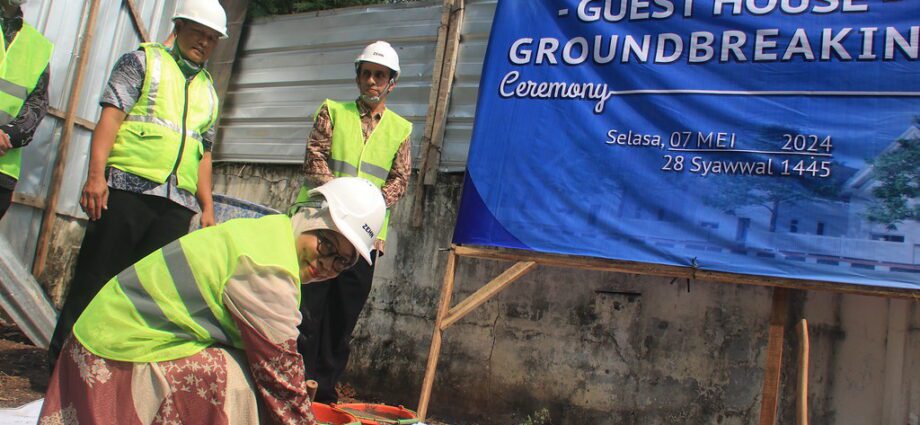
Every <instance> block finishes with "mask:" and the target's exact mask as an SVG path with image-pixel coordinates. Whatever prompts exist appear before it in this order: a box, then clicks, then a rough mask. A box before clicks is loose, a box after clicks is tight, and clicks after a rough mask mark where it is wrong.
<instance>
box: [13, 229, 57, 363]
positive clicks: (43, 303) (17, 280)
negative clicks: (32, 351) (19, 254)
mask: <svg viewBox="0 0 920 425" xmlns="http://www.w3.org/2000/svg"><path fill="white" fill-rule="evenodd" d="M12 250H13V247H12V246H10V244H9V242H8V241H7V239H6V238H5V237H3V236H0V308H2V309H3V311H4V312H6V314H7V315H9V316H10V318H12V319H13V321H14V322H16V325H17V326H19V329H20V330H22V333H24V334H25V335H26V336H27V337H28V338H29V339H30V340H31V341H32V342H33V343H34V344H35V345H36V346H38V347H42V348H47V347H48V343H49V342H50V341H51V334H53V333H54V325H55V323H57V311H56V310H55V309H54V306H53V305H51V301H50V300H48V297H47V296H46V295H45V291H44V290H43V289H42V287H41V286H40V285H39V284H38V282H36V281H35V279H34V278H33V277H32V275H31V274H29V271H28V270H27V269H26V267H25V266H24V265H23V264H22V262H20V261H19V259H17V258H16V256H15V255H13V253H12Z"/></svg>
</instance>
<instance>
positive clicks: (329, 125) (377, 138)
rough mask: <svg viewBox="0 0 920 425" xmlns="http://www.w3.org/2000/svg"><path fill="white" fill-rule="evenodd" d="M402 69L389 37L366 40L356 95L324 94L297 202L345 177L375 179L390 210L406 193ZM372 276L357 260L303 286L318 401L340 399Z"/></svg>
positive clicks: (304, 343) (302, 342)
mask: <svg viewBox="0 0 920 425" xmlns="http://www.w3.org/2000/svg"><path fill="white" fill-rule="evenodd" d="M399 72H400V68H399V57H398V55H397V54H396V50H395V49H394V48H393V47H392V46H390V44H389V43H387V42H385V41H376V42H374V43H371V44H369V45H368V46H367V47H365V48H364V50H363V51H362V52H361V53H360V54H359V55H358V57H357V58H356V59H355V84H356V85H357V88H358V98H357V99H355V100H352V101H345V102H337V101H334V100H326V101H325V102H323V104H322V105H321V106H320V107H319V110H317V112H316V114H315V118H314V121H313V131H312V132H311V133H310V136H309V139H308V140H307V153H306V158H305V160H304V167H303V168H304V183H303V186H302V187H301V189H300V193H299V194H298V197H297V202H301V201H304V200H306V199H307V193H308V192H309V190H310V189H312V188H314V187H317V186H319V185H322V184H323V183H326V182H328V181H330V180H332V179H333V178H334V177H345V176H357V177H363V178H365V179H367V180H370V181H371V182H372V183H373V184H374V185H375V186H376V187H378V188H380V191H381V192H382V193H383V198H384V200H386V205H387V208H390V207H392V206H393V205H394V204H396V202H397V201H398V200H399V199H400V198H401V197H402V196H403V195H404V194H405V192H406V188H407V187H408V185H409V174H410V173H411V171H412V168H411V167H412V163H411V158H412V155H411V154H410V152H409V146H410V143H409V134H410V133H411V132H412V123H411V122H409V121H408V120H406V119H405V118H403V117H401V116H399V115H397V114H396V113H395V112H393V111H392V110H390V109H387V107H386V101H387V98H388V97H389V95H390V94H391V93H392V92H393V90H394V89H395V88H396V80H397V79H399ZM295 205H296V204H295ZM388 220H389V211H388V212H387V219H386V220H384V224H383V229H382V230H381V231H380V233H379V234H378V235H376V237H375V241H374V255H375V256H380V255H383V247H384V240H385V239H386V235H387V230H386V229H387V221H388ZM375 258H376V257H375ZM373 279H374V267H373V266H372V265H371V264H368V263H358V264H355V265H354V267H351V268H349V269H348V270H345V271H344V272H342V273H341V274H340V275H339V276H338V277H337V278H335V279H331V280H327V281H325V282H319V283H315V284H311V285H308V286H305V287H304V289H303V297H302V298H301V300H302V301H301V303H302V304H301V313H302V314H303V323H302V324H301V326H300V331H301V338H299V339H298V347H297V348H298V350H299V351H300V353H301V354H302V355H303V358H304V364H305V366H306V368H307V375H308V376H309V377H311V378H312V379H315V380H316V381H317V382H318V383H319V389H318V390H317V393H316V400H317V401H319V402H322V403H333V402H336V401H337V395H336V392H335V384H336V382H338V380H339V377H340V376H341V375H342V373H343V372H344V370H345V365H346V364H348V357H349V353H350V348H349V343H350V341H351V334H352V331H353V330H354V328H355V325H356V324H357V322H358V315H359V314H360V313H361V310H362V309H363V308H364V304H365V303H366V302H367V297H368V295H369V294H370V290H371V283H372V282H373Z"/></svg>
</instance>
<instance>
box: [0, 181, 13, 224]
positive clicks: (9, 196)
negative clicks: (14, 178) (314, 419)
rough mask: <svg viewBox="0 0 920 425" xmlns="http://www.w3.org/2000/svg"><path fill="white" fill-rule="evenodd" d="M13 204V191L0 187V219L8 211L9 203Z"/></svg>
mask: <svg viewBox="0 0 920 425" xmlns="http://www.w3.org/2000/svg"><path fill="white" fill-rule="evenodd" d="M12 202H13V190H12V189H5V188H2V187H0V218H3V216H4V215H6V210H8V209H10V203H12Z"/></svg>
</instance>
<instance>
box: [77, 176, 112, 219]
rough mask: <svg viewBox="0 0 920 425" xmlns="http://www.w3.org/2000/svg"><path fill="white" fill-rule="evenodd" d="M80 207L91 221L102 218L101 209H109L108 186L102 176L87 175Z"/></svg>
mask: <svg viewBox="0 0 920 425" xmlns="http://www.w3.org/2000/svg"><path fill="white" fill-rule="evenodd" d="M80 207H82V208H83V212H85V213H86V215H88V216H89V219H90V220H92V221H96V220H99V219H100V218H102V210H107V209H109V186H108V184H106V182H105V179H104V178H102V177H95V178H94V177H89V178H87V179H86V183H84V184H83V194H82V195H81V196H80Z"/></svg>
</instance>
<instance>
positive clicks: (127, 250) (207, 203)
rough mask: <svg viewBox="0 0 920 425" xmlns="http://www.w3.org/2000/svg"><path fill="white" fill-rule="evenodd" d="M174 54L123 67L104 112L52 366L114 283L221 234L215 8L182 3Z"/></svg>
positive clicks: (136, 55)
mask: <svg viewBox="0 0 920 425" xmlns="http://www.w3.org/2000/svg"><path fill="white" fill-rule="evenodd" d="M173 22H174V30H173V36H174V42H173V43H172V45H171V46H166V45H163V44H159V43H143V44H141V45H140V47H139V48H138V49H137V50H135V51H133V52H130V53H127V54H125V55H123V56H122V57H121V59H119V61H118V63H116V65H115V68H114V69H113V71H112V74H111V76H110V78H109V81H108V84H107V85H106V88H105V91H104V92H103V95H102V100H101V102H100V104H101V106H102V114H101V115H100V117H99V122H98V123H97V125H96V129H95V130H94V131H93V139H92V147H91V150H90V159H89V167H88V169H87V174H86V182H85V183H84V185H83V193H82V195H81V199H80V205H81V206H82V207H83V211H85V212H86V215H87V216H89V220H90V221H89V223H88V225H87V227H86V234H85V236H84V238H83V244H82V246H81V247H80V253H79V255H78V257H77V265H76V270H75V272H74V278H73V280H72V281H71V284H70V287H69V292H68V294H67V297H66V299H65V301H64V306H63V308H62V310H61V314H60V316H59V318H58V323H57V327H56V328H55V331H54V335H53V337H52V340H51V344H50V347H49V357H50V361H51V364H54V361H55V359H56V358H57V356H58V353H59V352H60V348H61V345H62V344H63V343H64V341H65V339H66V337H67V335H69V334H70V331H71V329H72V327H73V323H74V321H75V320H76V319H77V317H79V316H80V313H81V312H82V311H83V309H84V308H85V307H86V305H87V304H88V303H89V301H90V300H92V298H93V296H95V295H96V293H97V292H98V291H99V289H100V288H101V287H102V285H104V284H105V282H107V281H108V280H109V279H110V278H112V276H114V275H115V274H116V273H118V272H119V271H120V270H122V269H124V268H125V267H127V266H129V265H131V264H133V263H134V262H136V261H137V260H139V259H141V258H143V257H144V256H145V255H147V254H149V253H151V252H153V251H154V250H156V249H158V248H160V247H162V246H163V245H166V244H167V243H169V242H172V241H173V240H175V239H177V238H179V237H180V236H182V235H184V234H186V233H188V231H189V225H190V224H191V220H192V218H193V216H194V215H195V214H196V213H200V217H201V218H200V221H201V226H202V227H207V226H211V225H213V224H214V207H213V200H212V197H211V149H212V147H213V144H214V139H215V137H214V136H215V127H214V125H215V123H216V122H217V116H218V99H217V93H216V91H215V90H214V84H213V81H212V80H211V75H210V74H209V73H208V71H207V70H205V64H206V62H207V60H208V58H209V57H210V56H211V53H212V52H213V51H214V48H215V47H216V46H217V43H218V40H219V39H221V38H226V37H227V17H226V14H225V12H224V9H223V7H221V5H220V3H219V2H218V0H184V1H182V2H180V3H179V5H178V7H177V9H176V14H175V15H174V16H173Z"/></svg>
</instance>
